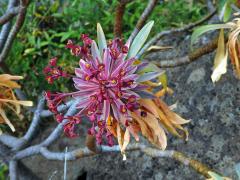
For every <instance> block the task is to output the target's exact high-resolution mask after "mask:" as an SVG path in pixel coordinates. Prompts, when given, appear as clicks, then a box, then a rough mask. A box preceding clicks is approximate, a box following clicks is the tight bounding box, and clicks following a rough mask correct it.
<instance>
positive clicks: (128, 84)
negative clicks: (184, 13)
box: [46, 22, 187, 153]
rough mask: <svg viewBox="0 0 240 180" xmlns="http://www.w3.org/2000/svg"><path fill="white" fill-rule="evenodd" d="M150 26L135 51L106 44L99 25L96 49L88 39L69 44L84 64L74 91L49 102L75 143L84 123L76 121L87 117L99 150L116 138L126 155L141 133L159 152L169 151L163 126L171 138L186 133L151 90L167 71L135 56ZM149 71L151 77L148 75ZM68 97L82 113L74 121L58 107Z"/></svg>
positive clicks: (133, 47) (127, 46) (119, 42)
mask: <svg viewBox="0 0 240 180" xmlns="http://www.w3.org/2000/svg"><path fill="white" fill-rule="evenodd" d="M152 25H153V23H152V22H150V23H148V24H147V25H146V26H145V28H143V29H145V30H141V31H140V32H139V33H140V34H139V35H137V37H136V38H135V40H134V41H133V43H132V45H131V47H130V42H127V43H126V44H124V42H123V40H122V39H119V38H116V39H113V40H110V41H109V42H108V43H107V42H106V40H105V36H104V33H103V31H102V28H101V26H100V25H99V24H98V46H97V44H96V42H95V41H94V40H92V39H90V38H89V37H88V36H87V35H85V34H84V35H82V36H81V37H82V40H83V46H80V45H75V44H74V43H73V42H72V41H71V40H70V41H68V43H67V45H66V48H68V49H70V51H71V53H72V54H73V55H74V56H79V57H80V58H81V59H80V61H79V67H77V68H75V75H74V77H73V78H72V79H73V82H74V86H75V88H76V91H75V92H71V93H56V94H51V93H50V92H46V99H47V101H48V106H49V109H50V110H51V111H52V112H53V113H54V114H55V116H56V119H57V121H58V122H62V120H63V119H68V120H69V121H68V122H67V123H66V124H65V125H64V132H65V133H66V134H67V135H68V136H69V137H75V135H76V134H77V133H76V129H75V125H76V124H79V123H80V120H79V121H75V120H73V119H76V117H77V119H82V117H83V116H85V117H88V119H89V121H90V122H91V123H92V127H91V128H90V129H89V130H88V133H89V134H90V135H94V136H95V137H96V140H97V142H98V144H102V143H104V142H105V141H107V143H108V145H110V146H111V145H113V144H114V141H113V137H116V138H117V139H118V143H119V146H120V148H121V151H122V153H124V150H125V149H126V146H127V144H128V143H129V141H130V135H132V136H133V137H134V138H135V139H136V140H137V141H138V140H139V137H138V132H142V134H143V135H144V136H146V137H147V138H148V139H149V140H150V141H151V142H152V143H153V144H155V145H156V146H158V147H160V148H162V149H165V147H166V135H165V132H164V129H163V128H162V127H161V125H160V123H161V124H163V125H164V126H168V127H169V128H168V127H167V129H170V132H174V133H175V135H177V136H181V135H179V134H178V132H176V130H175V128H178V129H181V130H183V128H182V127H181V124H184V123H186V122H187V121H185V120H183V119H181V120H179V121H176V122H174V120H175V119H176V117H178V116H177V115H175V113H173V112H171V110H169V109H168V111H164V112H163V111H162V110H161V109H162V108H163V109H164V108H166V107H168V106H167V105H165V104H164V105H163V103H161V102H162V101H159V100H157V97H156V96H155V95H154V94H153V93H152V92H151V90H152V89H153V88H154V87H152V85H153V84H154V85H155V84H157V86H159V85H160V84H161V83H153V82H151V81H150V80H151V79H154V78H156V77H159V76H161V75H162V74H163V71H162V70H160V69H159V68H157V67H156V66H154V65H151V66H148V65H149V63H139V61H137V60H136V59H135V55H136V53H137V52H136V51H138V50H139V49H140V48H141V46H142V45H143V43H144V41H145V40H146V36H147V35H148V34H149V32H150V29H151V26H152ZM140 37H141V38H143V39H141V38H140ZM136 39H137V40H136ZM137 41H140V42H139V43H138V42H137ZM139 45H140V46H139ZM146 66H148V71H145V67H146ZM149 69H150V70H149ZM147 82H149V83H147ZM149 84H150V85H149ZM69 96H71V97H73V98H76V99H79V100H80V102H79V103H78V104H77V106H76V108H77V109H78V110H79V111H78V113H77V114H76V115H75V116H74V117H63V115H62V114H60V113H59V112H58V110H57V107H58V106H59V105H60V104H61V103H63V102H64V101H65V99H66V98H67V97H69ZM146 98H151V99H149V100H146ZM144 99H145V100H144ZM153 99H156V100H153ZM160 106H161V107H160ZM169 112H171V113H170V114H171V115H169ZM170 116H171V117H170ZM159 118H165V119H164V120H163V121H162V122H161V121H159ZM169 118H170V119H172V121H170V120H169ZM175 124H176V125H175Z"/></svg>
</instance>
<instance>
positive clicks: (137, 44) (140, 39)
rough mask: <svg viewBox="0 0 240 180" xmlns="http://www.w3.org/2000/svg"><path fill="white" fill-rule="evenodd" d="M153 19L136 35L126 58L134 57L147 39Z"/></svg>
mask: <svg viewBox="0 0 240 180" xmlns="http://www.w3.org/2000/svg"><path fill="white" fill-rule="evenodd" d="M153 24H154V21H150V22H148V23H147V24H146V25H145V26H144V27H143V28H142V29H141V30H140V31H139V33H138V34H137V35H136V37H135V38H134V40H133V42H132V44H131V47H130V49H129V52H128V58H132V57H135V56H136V55H137V53H138V51H139V50H140V49H141V48H142V46H143V44H144V43H145V41H146V40H147V37H148V35H149V33H150V31H151V29H152V27H153Z"/></svg>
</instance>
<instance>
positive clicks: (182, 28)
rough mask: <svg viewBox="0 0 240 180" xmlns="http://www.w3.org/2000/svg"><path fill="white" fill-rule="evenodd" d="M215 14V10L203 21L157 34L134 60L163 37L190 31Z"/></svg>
mask: <svg viewBox="0 0 240 180" xmlns="http://www.w3.org/2000/svg"><path fill="white" fill-rule="evenodd" d="M215 13H216V9H215V10H214V11H213V12H211V13H210V14H208V15H207V16H205V17H204V18H203V19H201V20H199V21H197V22H194V23H191V24H189V25H186V26H184V27H181V28H177V29H171V30H167V31H162V32H160V33H158V34H157V35H155V36H154V37H153V38H152V39H151V40H149V41H148V42H147V43H146V44H145V45H144V47H143V48H142V49H141V50H140V51H139V53H138V54H137V56H136V58H137V59H138V58H140V57H141V56H142V55H143V54H144V53H145V52H146V51H147V50H148V48H149V47H151V46H152V45H154V44H156V43H157V42H158V41H159V40H160V39H161V38H162V37H163V36H166V35H170V34H177V33H181V32H184V31H187V30H190V29H192V28H194V27H196V26H198V25H199V24H202V23H203V22H205V21H207V20H209V19H210V18H211V17H212V16H213V15H214V14H215Z"/></svg>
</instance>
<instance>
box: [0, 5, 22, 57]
mask: <svg viewBox="0 0 240 180" xmlns="http://www.w3.org/2000/svg"><path fill="white" fill-rule="evenodd" d="M17 2H18V1H17V0H9V1H8V7H7V11H8V10H10V9H12V8H13V7H14V6H15V5H16V4H17ZM10 30H11V21H9V22H7V23H6V24H4V26H3V27H2V30H1V33H0V53H1V51H2V49H3V47H4V45H5V41H6V39H7V37H8V34H9V32H10Z"/></svg>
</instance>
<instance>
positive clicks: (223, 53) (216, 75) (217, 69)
mask: <svg viewBox="0 0 240 180" xmlns="http://www.w3.org/2000/svg"><path fill="white" fill-rule="evenodd" d="M227 57H228V51H227V49H226V48H225V43H224V33H223V29H222V30H221V31H220V34H219V39H218V48H217V52H216V55H215V59H214V67H213V68H214V69H213V73H212V75H211V79H212V81H213V82H216V81H218V80H219V79H220V78H221V76H222V74H225V73H226V72H227Z"/></svg>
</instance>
